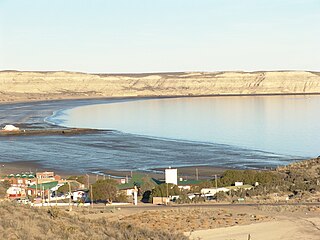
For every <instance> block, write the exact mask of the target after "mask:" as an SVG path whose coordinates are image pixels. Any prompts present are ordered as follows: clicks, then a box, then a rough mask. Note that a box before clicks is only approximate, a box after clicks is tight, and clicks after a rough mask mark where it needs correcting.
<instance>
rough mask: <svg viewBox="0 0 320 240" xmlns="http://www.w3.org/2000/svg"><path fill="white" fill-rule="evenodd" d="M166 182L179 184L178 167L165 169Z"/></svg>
mask: <svg viewBox="0 0 320 240" xmlns="http://www.w3.org/2000/svg"><path fill="white" fill-rule="evenodd" d="M165 179H166V183H172V184H175V185H178V170H177V169H176V168H170V167H169V168H167V169H165Z"/></svg>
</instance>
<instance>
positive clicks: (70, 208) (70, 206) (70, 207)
mask: <svg viewBox="0 0 320 240" xmlns="http://www.w3.org/2000/svg"><path fill="white" fill-rule="evenodd" d="M68 185H69V211H70V212H71V211H72V205H71V185H70V182H68Z"/></svg>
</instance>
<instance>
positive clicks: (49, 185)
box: [29, 181, 58, 190]
mask: <svg viewBox="0 0 320 240" xmlns="http://www.w3.org/2000/svg"><path fill="white" fill-rule="evenodd" d="M57 185H58V181H54V182H47V183H41V184H38V185H32V186H30V187H29V188H31V189H36V188H37V189H39V190H42V189H44V190H48V189H51V188H53V187H55V186H57Z"/></svg>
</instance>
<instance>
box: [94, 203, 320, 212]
mask: <svg viewBox="0 0 320 240" xmlns="http://www.w3.org/2000/svg"><path fill="white" fill-rule="evenodd" d="M236 206H247V207H258V206H320V202H312V203H309V202H307V203H264V204H261V203H235V204H230V203H214V204H174V205H167V206H166V205H152V204H142V205H138V206H133V205H118V206H112V205H109V206H105V205H102V204H99V205H94V206H93V209H97V210H102V209H108V208H117V207H119V208H122V209H130V208H139V209H144V210H156V209H166V208H167V209H170V208H189V207H200V208H201V207H203V208H211V207H212V208H219V207H236Z"/></svg>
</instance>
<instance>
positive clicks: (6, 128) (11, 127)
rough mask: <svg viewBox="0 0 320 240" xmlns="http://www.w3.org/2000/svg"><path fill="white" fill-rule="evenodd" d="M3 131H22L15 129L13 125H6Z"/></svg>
mask: <svg viewBox="0 0 320 240" xmlns="http://www.w3.org/2000/svg"><path fill="white" fill-rule="evenodd" d="M2 130H3V131H8V132H12V131H19V130H20V129H19V128H18V127H15V126H13V125H10V124H9V125H5V126H4V127H3V128H2Z"/></svg>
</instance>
